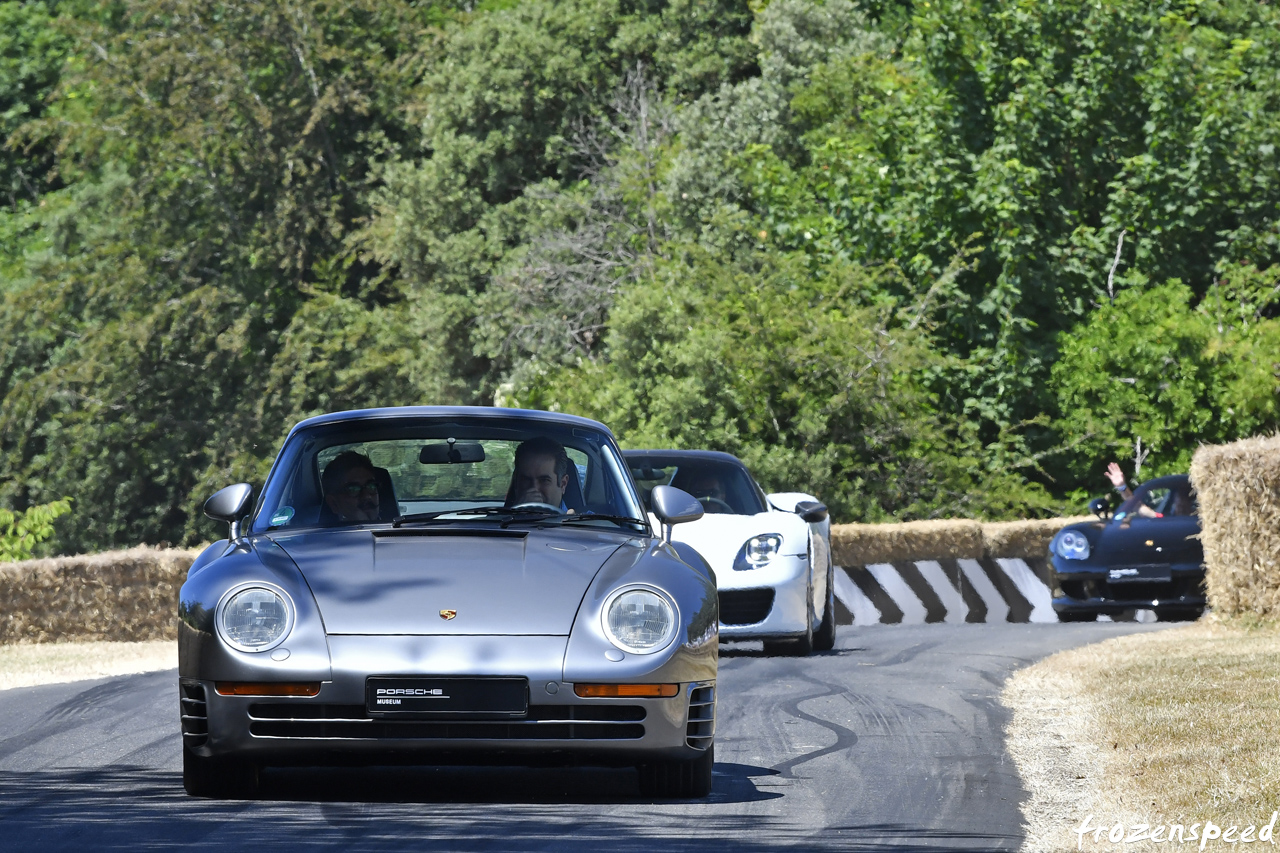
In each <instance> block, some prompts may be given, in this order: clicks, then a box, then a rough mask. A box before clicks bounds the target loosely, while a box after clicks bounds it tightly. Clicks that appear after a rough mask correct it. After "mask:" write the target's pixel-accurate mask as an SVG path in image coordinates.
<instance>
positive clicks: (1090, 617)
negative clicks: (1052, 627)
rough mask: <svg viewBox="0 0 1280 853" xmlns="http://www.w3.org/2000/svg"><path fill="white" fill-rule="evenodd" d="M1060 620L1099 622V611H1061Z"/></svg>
mask: <svg viewBox="0 0 1280 853" xmlns="http://www.w3.org/2000/svg"><path fill="white" fill-rule="evenodd" d="M1058 621H1059V622H1097V621H1098V614H1097V613H1059V614H1058Z"/></svg>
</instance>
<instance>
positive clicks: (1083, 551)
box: [1053, 530, 1089, 560]
mask: <svg viewBox="0 0 1280 853" xmlns="http://www.w3.org/2000/svg"><path fill="white" fill-rule="evenodd" d="M1053 553H1055V554H1057V555H1058V556H1059V557H1061V558H1063V559H1064V560H1087V559H1089V540H1088V539H1086V538H1085V535H1084V534H1083V533H1081V532H1080V531H1078V530H1064V531H1062V532H1061V533H1059V534H1058V535H1057V536H1055V537H1054V539H1053Z"/></svg>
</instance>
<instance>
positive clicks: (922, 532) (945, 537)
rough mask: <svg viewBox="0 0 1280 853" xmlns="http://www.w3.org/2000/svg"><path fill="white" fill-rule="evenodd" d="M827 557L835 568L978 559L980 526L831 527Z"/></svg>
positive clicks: (957, 522) (959, 522)
mask: <svg viewBox="0 0 1280 853" xmlns="http://www.w3.org/2000/svg"><path fill="white" fill-rule="evenodd" d="M831 553H832V558H833V560H834V561H835V563H836V565H838V566H866V565H869V564H871V563H893V562H900V561H910V560H946V559H960V558H964V557H968V558H971V559H975V560H976V559H978V558H980V557H981V556H982V525H981V524H979V523H978V522H976V521H969V520H967V519H943V520H939V521H906V522H902V523H900V524H835V525H832V526H831Z"/></svg>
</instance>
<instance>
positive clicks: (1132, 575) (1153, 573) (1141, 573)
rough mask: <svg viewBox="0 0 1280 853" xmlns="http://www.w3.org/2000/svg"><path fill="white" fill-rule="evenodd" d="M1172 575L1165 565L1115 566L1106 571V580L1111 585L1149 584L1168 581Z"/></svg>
mask: <svg viewBox="0 0 1280 853" xmlns="http://www.w3.org/2000/svg"><path fill="white" fill-rule="evenodd" d="M1172 579H1173V574H1172V572H1171V571H1170V568H1169V566H1168V565H1167V564H1165V565H1159V564H1157V565H1152V566H1116V567H1114V568H1111V569H1107V580H1109V581H1111V582H1112V583H1133V582H1141V583H1151V582H1152V581H1169V580H1172Z"/></svg>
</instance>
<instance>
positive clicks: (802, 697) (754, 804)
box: [0, 623, 1161, 853]
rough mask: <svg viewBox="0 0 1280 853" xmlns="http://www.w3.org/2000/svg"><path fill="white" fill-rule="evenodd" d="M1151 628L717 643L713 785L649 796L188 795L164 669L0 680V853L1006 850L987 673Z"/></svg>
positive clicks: (1005, 812)
mask: <svg viewBox="0 0 1280 853" xmlns="http://www.w3.org/2000/svg"><path fill="white" fill-rule="evenodd" d="M1158 627H1161V626H1155V625H1141V624H1135V623H1114V624H1105V623H1099V624H1072V625H1035V624H1021V625H1019V624H991V625H903V626H870V627H865V628H854V627H844V628H842V629H841V631H840V636H839V642H838V645H837V648H836V649H835V650H834V651H832V652H829V653H826V654H819V655H814V656H813V657H811V658H805V659H797V658H782V657H765V656H763V654H762V653H761V652H760V651H759V646H758V644H755V645H750V644H743V645H734V646H729V645H726V646H722V647H721V659H720V678H719V720H718V728H717V736H716V759H717V762H716V767H715V784H714V791H713V793H712V796H711V797H710V799H709V800H708V801H705V802H696V801H694V802H691V801H678V802H652V801H647V800H643V799H641V798H640V795H639V793H638V790H637V787H636V779H635V774H634V772H633V771H631V770H626V769H596V768H552V769H538V768H523V767H516V768H495V767H429V768H402V767H396V768H360V769H341V770H339V769H288V770H285V769H281V770H269V771H267V774H266V776H265V790H264V793H263V798H262V799H258V800H253V801H226V802H217V801H209V800H197V799H192V798H190V797H187V796H186V795H185V794H184V793H183V791H182V780H181V755H180V750H181V737H180V735H179V732H178V697H177V676H176V673H175V672H173V671H169V672H159V673H151V674H147V675H135V676H126V677H122V678H113V679H104V680H101V681H94V682H80V683H76V684H62V685H51V686H46V687H36V688H18V689H14V690H8V691H3V692H0V850H15V851H16V850H24V851H25V850H32V851H45V850H75V851H78V853H83V851H97V850H111V849H129V850H160V849H174V848H179V847H181V848H183V849H184V850H215V849H216V850H226V849H240V848H244V849H247V850H252V851H255V853H256V851H258V850H264V849H284V848H291V849H301V848H303V847H305V848H306V849H308V850H344V851H345V850H349V849H350V850H503V851H507V850H521V851H530V850H555V851H560V850H601V849H603V850H609V851H652V850H663V851H666V850H680V851H685V850H689V851H692V850H707V851H717V853H723V851H727V850H733V851H748V853H751V851H765V850H779V849H785V848H789V847H795V848H797V849H803V850H806V851H808V850H847V851H913V850H1016V849H1018V847H1019V846H1020V844H1021V842H1022V830H1021V815H1020V813H1019V804H1020V802H1021V801H1022V799H1023V798H1024V796H1025V792H1024V791H1023V789H1022V786H1021V783H1020V781H1019V779H1018V774H1017V771H1016V770H1015V768H1014V766H1013V764H1012V762H1011V761H1009V760H1007V758H1006V755H1005V752H1004V746H1003V742H1002V735H1001V732H1002V728H1003V725H1004V723H1005V722H1006V713H1005V711H1004V709H1003V708H1002V707H1001V706H1000V705H999V702H998V699H997V697H998V695H999V692H1000V687H1001V685H1002V684H1003V683H1004V680H1005V679H1006V677H1007V676H1008V675H1009V674H1010V673H1011V672H1012V671H1013V670H1015V669H1018V668H1020V667H1022V666H1025V665H1027V664H1029V663H1031V662H1033V661H1035V660H1038V659H1039V658H1041V657H1044V656H1045V655H1048V654H1051V653H1052V652H1055V651H1058V650H1060V649H1064V648H1070V647H1074V646H1078V645H1083V644H1085V643H1090V642H1096V641H1098V640H1102V639H1105V638H1107V637H1112V636H1116V635H1118V634H1124V633H1132V632H1135V631H1144V630H1152V629H1157V628H1158Z"/></svg>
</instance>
